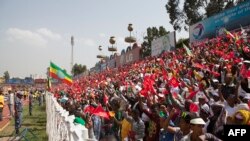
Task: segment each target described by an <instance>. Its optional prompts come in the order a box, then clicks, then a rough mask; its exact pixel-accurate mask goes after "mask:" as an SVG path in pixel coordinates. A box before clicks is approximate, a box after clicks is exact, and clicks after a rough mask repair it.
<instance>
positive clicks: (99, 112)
mask: <svg viewBox="0 0 250 141" xmlns="http://www.w3.org/2000/svg"><path fill="white" fill-rule="evenodd" d="M93 115H97V116H100V117H104V118H106V119H109V114H108V112H106V111H105V110H104V109H103V108H102V106H101V105H99V106H97V107H96V108H95V110H94V111H93Z"/></svg>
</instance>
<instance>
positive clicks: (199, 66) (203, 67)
mask: <svg viewBox="0 0 250 141" xmlns="http://www.w3.org/2000/svg"><path fill="white" fill-rule="evenodd" d="M194 67H196V68H200V69H205V66H203V65H201V64H199V63H195V64H194Z"/></svg>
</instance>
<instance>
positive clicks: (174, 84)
mask: <svg viewBox="0 0 250 141" xmlns="http://www.w3.org/2000/svg"><path fill="white" fill-rule="evenodd" d="M169 84H170V85H171V86H172V87H178V86H179V82H178V81H177V79H176V78H175V77H173V78H172V79H170V80H169Z"/></svg>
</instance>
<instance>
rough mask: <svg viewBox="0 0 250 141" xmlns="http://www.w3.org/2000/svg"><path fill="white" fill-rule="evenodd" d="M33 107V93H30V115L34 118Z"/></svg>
mask: <svg viewBox="0 0 250 141" xmlns="http://www.w3.org/2000/svg"><path fill="white" fill-rule="evenodd" d="M32 106H33V92H32V91H30V93H29V113H30V116H32Z"/></svg>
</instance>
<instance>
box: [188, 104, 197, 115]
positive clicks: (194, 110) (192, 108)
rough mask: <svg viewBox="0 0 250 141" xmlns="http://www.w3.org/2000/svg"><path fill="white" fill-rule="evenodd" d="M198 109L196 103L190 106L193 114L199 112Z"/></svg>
mask: <svg viewBox="0 0 250 141" xmlns="http://www.w3.org/2000/svg"><path fill="white" fill-rule="evenodd" d="M198 109H199V107H198V105H196V104H195V103H191V104H190V105H189V111H190V112H191V113H193V112H194V113H195V112H198Z"/></svg>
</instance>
